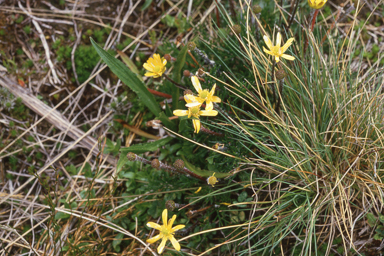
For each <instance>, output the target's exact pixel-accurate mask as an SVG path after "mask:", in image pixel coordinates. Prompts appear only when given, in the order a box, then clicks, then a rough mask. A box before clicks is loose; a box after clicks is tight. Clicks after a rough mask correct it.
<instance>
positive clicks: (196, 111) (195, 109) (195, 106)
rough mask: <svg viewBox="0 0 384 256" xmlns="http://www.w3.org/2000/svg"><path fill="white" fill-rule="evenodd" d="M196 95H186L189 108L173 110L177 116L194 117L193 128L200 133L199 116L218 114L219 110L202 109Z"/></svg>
mask: <svg viewBox="0 0 384 256" xmlns="http://www.w3.org/2000/svg"><path fill="white" fill-rule="evenodd" d="M195 98H197V97H195V96H193V95H190V94H187V95H185V96H184V99H185V101H186V102H187V103H188V104H187V105H186V106H188V110H181V109H176V110H175V111H173V114H174V115H175V116H188V118H191V117H192V124H193V128H194V129H195V133H199V131H200V127H201V123H200V120H199V116H216V115H217V114H218V112H217V111H216V110H212V109H211V110H200V106H201V103H200V102H198V101H195Z"/></svg>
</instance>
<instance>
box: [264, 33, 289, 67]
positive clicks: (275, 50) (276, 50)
mask: <svg viewBox="0 0 384 256" xmlns="http://www.w3.org/2000/svg"><path fill="white" fill-rule="evenodd" d="M263 38H264V42H265V44H266V45H267V46H268V48H269V51H268V50H267V49H265V48H264V47H263V50H264V52H266V53H268V54H270V55H272V56H275V60H276V62H279V61H280V58H284V59H287V60H294V59H295V57H293V56H290V55H287V54H284V52H285V51H286V50H287V49H288V47H289V46H291V44H292V42H293V40H294V38H289V39H288V41H287V42H286V43H285V44H284V45H283V46H281V34H280V32H278V33H277V38H276V45H275V46H273V44H272V41H271V39H269V37H268V36H266V35H264V37H263Z"/></svg>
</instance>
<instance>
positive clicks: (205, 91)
mask: <svg viewBox="0 0 384 256" xmlns="http://www.w3.org/2000/svg"><path fill="white" fill-rule="evenodd" d="M207 97H208V90H203V91H202V92H200V98H202V99H206V98H207Z"/></svg>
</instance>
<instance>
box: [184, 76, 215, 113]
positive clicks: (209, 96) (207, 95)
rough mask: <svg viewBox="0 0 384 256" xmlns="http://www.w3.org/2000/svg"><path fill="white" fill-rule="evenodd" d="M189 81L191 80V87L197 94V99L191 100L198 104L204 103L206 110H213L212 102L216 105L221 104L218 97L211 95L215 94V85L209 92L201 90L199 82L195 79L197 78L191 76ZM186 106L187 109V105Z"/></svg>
mask: <svg viewBox="0 0 384 256" xmlns="http://www.w3.org/2000/svg"><path fill="white" fill-rule="evenodd" d="M191 80H192V84H193V87H195V89H196V91H197V93H198V94H199V96H198V97H194V98H193V99H194V100H195V101H198V102H200V103H201V104H203V103H204V101H205V102H206V107H205V109H206V110H212V109H213V102H216V103H220V102H221V99H220V98H219V97H217V96H213V94H214V93H215V89H216V84H214V85H213V87H212V89H211V91H208V90H207V89H204V90H203V89H202V88H201V84H200V81H199V79H198V78H197V76H192V77H191ZM186 106H187V107H189V106H188V104H187V105H186Z"/></svg>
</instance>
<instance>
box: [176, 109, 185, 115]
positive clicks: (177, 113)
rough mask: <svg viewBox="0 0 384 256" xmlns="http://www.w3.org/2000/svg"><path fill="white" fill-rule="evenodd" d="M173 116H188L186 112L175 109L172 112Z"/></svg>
mask: <svg viewBox="0 0 384 256" xmlns="http://www.w3.org/2000/svg"><path fill="white" fill-rule="evenodd" d="M173 114H174V115H175V116H186V115H188V110H181V109H176V110H174V111H173Z"/></svg>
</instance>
